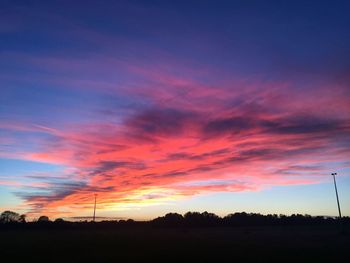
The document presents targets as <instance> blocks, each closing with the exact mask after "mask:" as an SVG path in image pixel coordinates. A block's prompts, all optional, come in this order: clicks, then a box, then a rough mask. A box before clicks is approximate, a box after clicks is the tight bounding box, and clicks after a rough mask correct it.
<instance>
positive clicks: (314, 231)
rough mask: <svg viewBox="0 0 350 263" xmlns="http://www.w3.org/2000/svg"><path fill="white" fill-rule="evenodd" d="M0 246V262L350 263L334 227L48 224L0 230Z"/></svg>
mask: <svg viewBox="0 0 350 263" xmlns="http://www.w3.org/2000/svg"><path fill="white" fill-rule="evenodd" d="M347 227H348V226H347ZM344 231H345V232H344ZM0 250H1V259H2V260H1V262H10V261H8V260H6V259H9V260H11V262H169V261H172V262H174V261H177V262H184V261H186V262H191V261H192V262H247V261H249V262H252V261H254V262H262V261H264V262H265V261H280V262H336V261H337V260H343V261H346V262H347V260H348V259H349V258H350V257H349V255H350V254H349V251H350V236H349V228H348V229H343V230H342V231H341V230H340V229H339V227H338V226H334V225H332V226H261V227H212V228H155V227H144V226H142V227H131V228H130V227H126V228H122V227H118V228H96V227H94V226H89V227H86V228H63V229H58V228H50V227H49V228H39V229H30V228H29V229H6V230H1V241H0Z"/></svg>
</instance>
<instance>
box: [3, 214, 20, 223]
mask: <svg viewBox="0 0 350 263" xmlns="http://www.w3.org/2000/svg"><path fill="white" fill-rule="evenodd" d="M0 222H1V223H12V222H22V218H21V216H20V215H19V214H18V213H16V212H13V211H4V212H2V213H1V215H0Z"/></svg>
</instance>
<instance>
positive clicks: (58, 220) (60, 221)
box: [55, 218, 64, 223]
mask: <svg viewBox="0 0 350 263" xmlns="http://www.w3.org/2000/svg"><path fill="white" fill-rule="evenodd" d="M55 223H64V220H63V219H62V218H56V219H55Z"/></svg>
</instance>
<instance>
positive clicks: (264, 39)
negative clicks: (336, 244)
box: [0, 0, 350, 220]
mask: <svg viewBox="0 0 350 263" xmlns="http://www.w3.org/2000/svg"><path fill="white" fill-rule="evenodd" d="M349 12H350V3H349V1H250V0H248V1H224V0H222V1H214V0H213V1H205V0H203V1H190V0H187V1H182V0H178V1H153V0H150V1H136V0H130V1H89V0H87V1H65V0H63V1H55V0H53V1H35V0H32V1H17V0H11V1H10V0H1V1H0V91H1V96H0V210H1V211H3V210H13V211H16V212H18V213H25V214H27V215H28V216H29V217H31V218H35V217H38V216H39V215H43V214H45V215H48V216H49V217H50V218H52V219H54V218H57V217H64V218H70V217H79V216H82V217H84V216H92V213H93V203H94V194H97V212H96V214H97V215H98V216H103V217H113V218H133V219H137V220H146V219H151V218H154V217H157V216H162V215H164V214H166V213H168V212H178V213H185V212H187V211H199V212H203V211H209V212H213V213H216V214H218V215H221V216H223V215H227V214H229V213H234V212H240V211H246V212H255V213H262V214H268V213H276V214H287V215H290V214H293V213H301V214H311V215H327V216H336V215H337V213H338V210H337V206H336V199H335V192H334V185H333V181H332V177H331V173H333V172H337V173H338V175H337V183H338V191H339V198H340V204H341V208H342V212H343V214H344V215H346V216H350V158H349V157H350V77H349V76H350V30H349V28H350V16H349V15H348V14H349Z"/></svg>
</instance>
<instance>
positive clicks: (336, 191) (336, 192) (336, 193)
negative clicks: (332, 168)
mask: <svg viewBox="0 0 350 263" xmlns="http://www.w3.org/2000/svg"><path fill="white" fill-rule="evenodd" d="M331 175H332V176H333V181H334V189H335V195H336V197H337V204H338V212H339V218H340V219H341V211H340V204H339V197H338V190H337V183H336V181H335V176H336V175H337V173H331Z"/></svg>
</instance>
